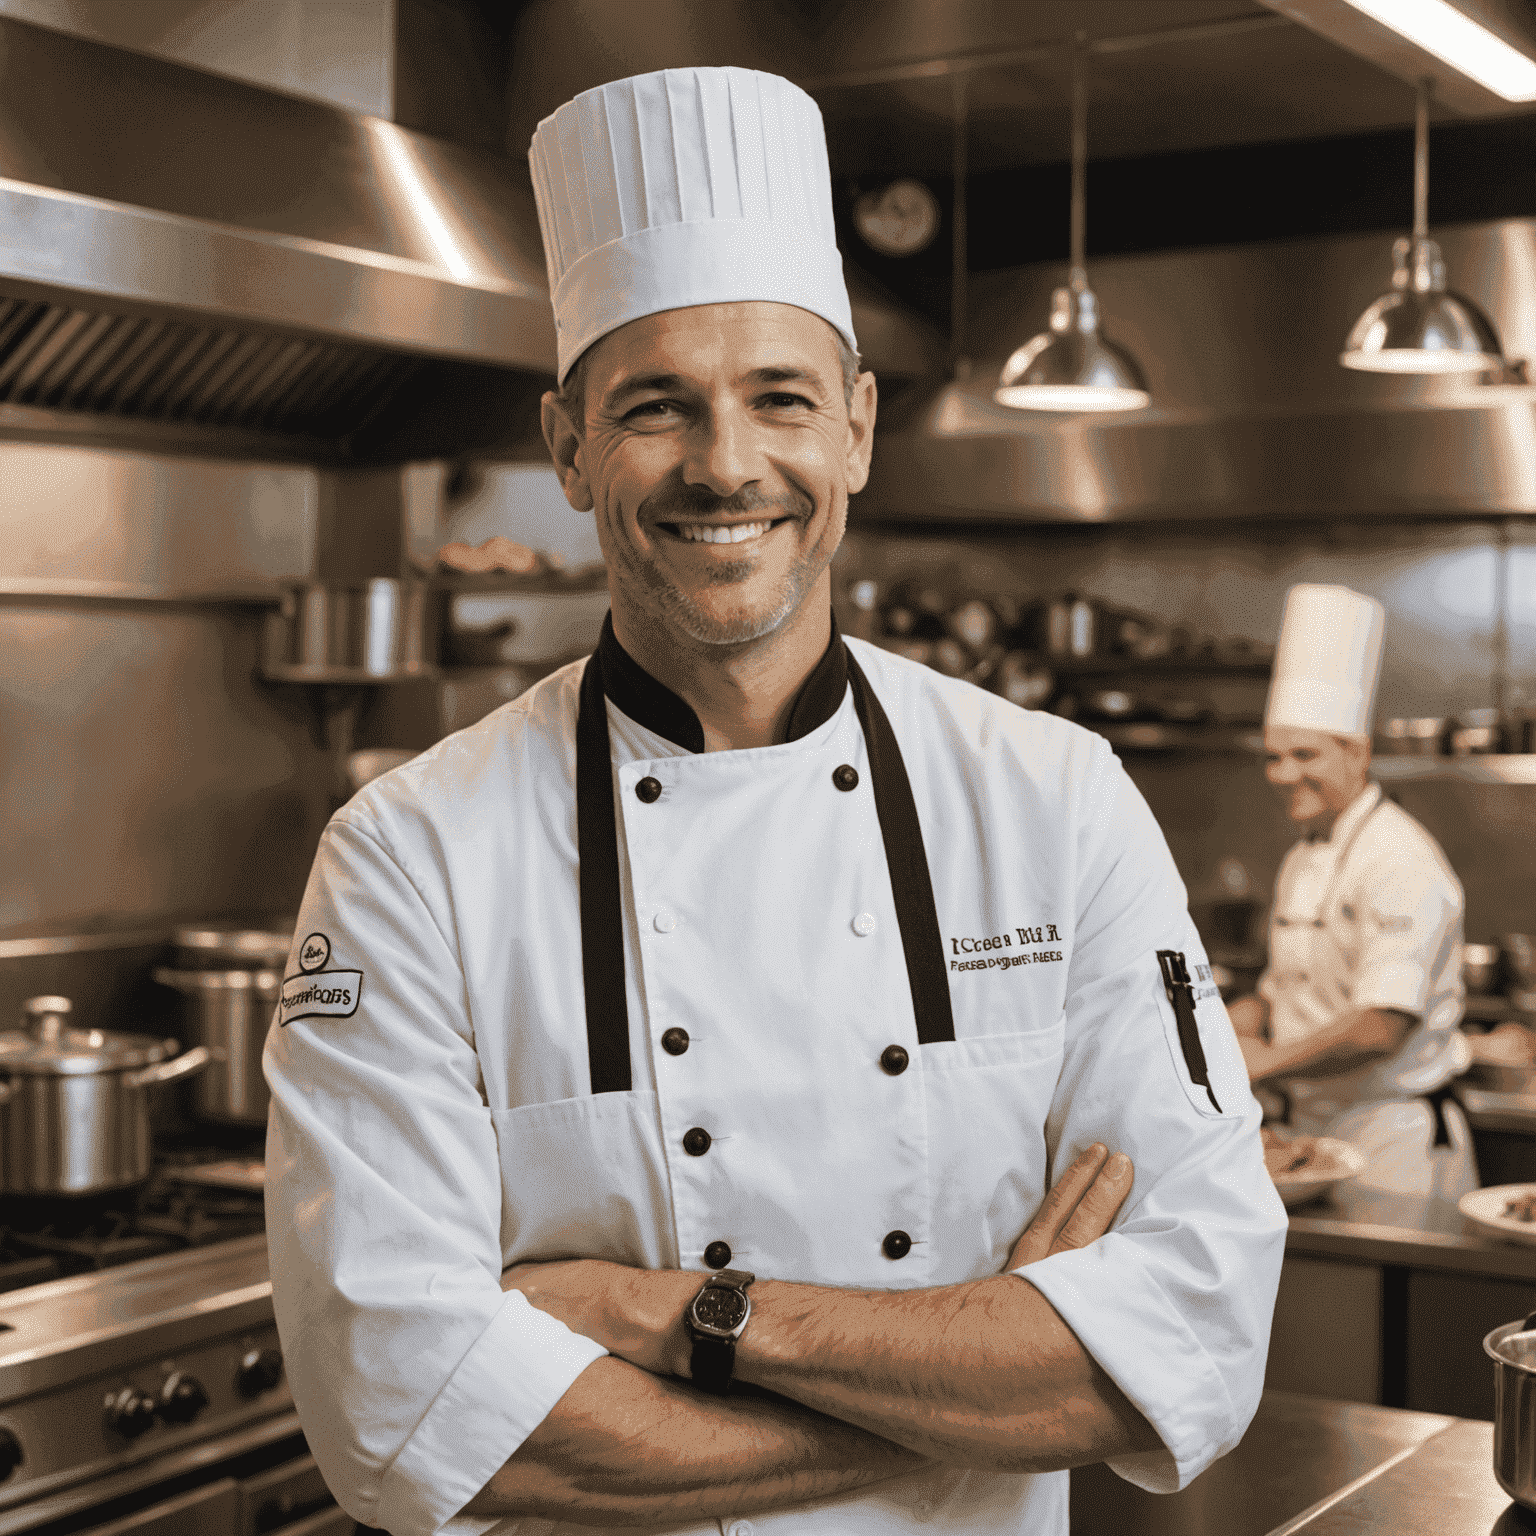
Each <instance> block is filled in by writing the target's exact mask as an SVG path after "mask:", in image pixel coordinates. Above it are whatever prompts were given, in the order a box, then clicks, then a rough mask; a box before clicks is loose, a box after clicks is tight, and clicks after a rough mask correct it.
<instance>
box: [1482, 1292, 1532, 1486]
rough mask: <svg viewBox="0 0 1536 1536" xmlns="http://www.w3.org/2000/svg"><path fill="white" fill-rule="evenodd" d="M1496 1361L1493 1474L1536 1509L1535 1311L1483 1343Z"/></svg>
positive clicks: (1494, 1375) (1498, 1329)
mask: <svg viewBox="0 0 1536 1536" xmlns="http://www.w3.org/2000/svg"><path fill="white" fill-rule="evenodd" d="M1483 1352H1484V1353H1485V1354H1486V1355H1487V1356H1488V1358H1489V1359H1490V1360H1492V1361H1493V1373H1494V1374H1493V1403H1494V1407H1493V1475H1494V1476H1495V1477H1496V1478H1498V1480H1499V1487H1501V1488H1502V1489H1503V1490H1504V1492H1505V1493H1507V1494H1508V1495H1509V1496H1510V1498H1512V1499H1514V1500H1515V1501H1516V1502H1517V1503H1520V1504H1523V1505H1524V1506H1525V1507H1526V1508H1527V1509H1531V1510H1536V1312H1533V1313H1532V1314H1531V1315H1530V1316H1529V1317H1527V1318H1526V1319H1525V1320H1524V1321H1523V1322H1514V1323H1505V1324H1504V1325H1503V1326H1502V1327H1500V1328H1495V1329H1494V1330H1493V1332H1492V1333H1490V1334H1489V1335H1488V1336H1487V1338H1485V1339H1484V1340H1483Z"/></svg>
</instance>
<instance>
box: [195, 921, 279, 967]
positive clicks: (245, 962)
mask: <svg viewBox="0 0 1536 1536" xmlns="http://www.w3.org/2000/svg"><path fill="white" fill-rule="evenodd" d="M295 921H296V919H294V918H291V917H290V918H284V919H282V920H281V921H279V922H275V923H272V924H270V925H269V926H267V927H264V928H242V927H232V926H230V925H227V924H219V923H213V922H209V923H189V924H186V925H185V926H183V927H181V928H177V929H175V930H174V931H173V932H172V934H171V942H172V943H173V944H174V945H175V946H176V964H177V966H178V967H179V968H180V969H181V970H184V971H232V970H253V971H261V970H274V969H276V970H281V969H282V967H283V962H284V961H285V960H287V958H288V951H289V949H290V948H291V947H292V945H293V925H294V923H295Z"/></svg>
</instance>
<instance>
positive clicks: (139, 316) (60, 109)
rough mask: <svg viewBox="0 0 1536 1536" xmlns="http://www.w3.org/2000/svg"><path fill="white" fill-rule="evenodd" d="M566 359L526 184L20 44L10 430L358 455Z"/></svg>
mask: <svg viewBox="0 0 1536 1536" xmlns="http://www.w3.org/2000/svg"><path fill="white" fill-rule="evenodd" d="M554 356H555V349H554V328H553V324H552V321H551V318H550V311H549V301H548V297H547V291H546V288H545V280H544V264H543V258H542V255H541V252H540V247H539V238H538V224H537V219H536V217H535V214H534V210H533V205H532V197H531V195H530V194H529V193H528V192H527V191H526V189H525V188H523V187H521V186H519V185H518V184H517V182H516V180H515V178H514V177H513V175H512V167H511V166H510V164H509V163H508V162H505V161H501V160H498V158H497V157H495V156H493V155H490V154H485V153H481V152H476V151H473V150H468V149H463V148H460V147H457V146H455V145H452V144H448V143H445V142H442V141H440V140H435V139H430V138H426V137H424V136H422V135H420V134H413V133H410V132H407V131H405V130H403V129H401V128H398V127H396V126H395V125H394V124H393V123H390V122H387V121H384V120H383V119H380V118H373V117H363V116H355V115H352V114H349V113H346V112H342V111H339V110H336V109H334V108H331V107H328V106H325V105H322V104H319V103H316V102H313V101H305V100H300V99H297V98H294V97H289V96H285V95H281V94H278V93H276V92H272V91H266V90H262V89H259V88H256V87H252V86H249V85H245V84H241V83H239V82H236V81H233V80H227V79H222V78H219V77H216V76H212V75H208V74H204V73H202V72H200V71H198V70H193V69H188V68H184V67H182V66H179V65H176V64H171V63H167V62H164V61H162V60H159V59H154V58H150V57H147V56H144V55H141V54H137V53H130V52H127V51H124V50H120V49H115V48H110V47H106V46H103V45H101V44H97V43H92V42H88V41H83V40H81V39H78V38H74V37H69V36H65V35H63V34H60V33H56V32H52V31H48V30H46V29H43V28H40V27H34V26H29V25H26V24H24V23H21V22H16V21H12V20H5V19H0V426H3V427H5V428H7V429H9V430H10V431H11V432H12V433H17V432H20V433H23V434H24V433H27V432H29V431H34V430H35V431H40V432H42V433H44V434H46V435H55V434H56V433H58V432H61V431H63V432H69V431H71V430H74V431H77V432H89V431H95V432H97V433H100V432H103V431H107V430H109V428H113V427H115V428H125V427H126V426H127V425H128V424H130V423H138V424H141V425H143V426H147V427H151V428H153V429H155V430H154V432H152V433H151V436H157V437H158V438H160V439H162V440H165V441H174V440H176V439H177V438H178V437H180V438H183V439H185V440H186V441H188V442H192V443H196V442H199V441H201V439H202V437H205V436H208V434H213V437H211V438H209V440H210V441H213V440H217V441H219V442H222V443H224V444H226V445H229V446H234V447H239V446H241V444H242V443H244V444H245V445H246V446H248V447H249V446H254V445H255V444H256V443H258V442H263V443H267V444H269V445H270V444H271V443H273V442H278V441H282V442H284V443H286V445H287V446H288V447H289V448H290V449H292V450H293V451H296V452H299V453H305V454H308V453H310V452H312V451H314V450H316V449H320V450H328V451H331V452H335V453H340V454H343V455H345V454H346V453H347V452H348V451H349V450H351V449H354V448H356V447H358V446H360V445H361V444H362V443H363V442H364V439H365V436H366V430H367V428H368V427H369V424H370V423H380V422H382V421H383V420H384V419H386V418H387V417H388V415H389V413H390V410H391V407H392V406H395V405H397V403H398V402H400V400H401V398H402V395H403V394H408V393H410V392H412V391H413V390H414V391H416V392H418V393H421V392H425V391H428V390H432V389H436V390H437V391H439V392H441V391H442V390H443V389H444V388H448V389H449V391H450V393H460V392H462V391H463V390H465V389H466V388H469V387H472V386H473V384H474V383H475V382H476V381H479V382H482V383H483V382H484V380H485V379H487V378H493V377H496V376H500V375H506V374H508V372H509V371H512V372H523V371H527V372H532V373H535V374H537V375H539V376H541V377H542V376H547V374H548V373H549V372H550V371H551V370H552V369H553V364H554ZM82 418H84V419H83V420H82ZM394 424H395V427H396V429H399V428H401V427H403V426H405V425H406V424H407V417H406V416H399V415H397V417H396V419H395V423H394ZM374 446H375V448H377V446H378V445H374Z"/></svg>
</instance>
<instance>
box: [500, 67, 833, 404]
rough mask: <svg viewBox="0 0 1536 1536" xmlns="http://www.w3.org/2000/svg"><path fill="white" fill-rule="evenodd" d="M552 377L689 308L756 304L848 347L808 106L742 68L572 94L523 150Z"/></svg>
mask: <svg viewBox="0 0 1536 1536" xmlns="http://www.w3.org/2000/svg"><path fill="white" fill-rule="evenodd" d="M528 163H529V165H530V167H531V168H532V171H533V190H534V196H535V198H536V199H537V201H538V205H539V228H540V230H541V231H542V233H543V236H544V259H545V262H546V263H547V264H548V267H549V292H550V297H551V299H552V300H553V301H554V306H555V328H556V333H557V336H558V338H559V355H560V364H559V367H560V381H561V383H564V382H565V376H566V374H567V373H568V372H569V371H570V368H571V365H572V364H573V363H574V362H575V361H576V360H577V358H579V357H580V356H581V354H582V353H583V352H584V351H586V349H587V348H588V347H589V346H591V345H592V343H593V342H594V341H596V340H598V339H599V338H600V337H602V336H606V335H607V334H608V332H609V331H614V330H617V329H618V328H619V327H620V326H621V325H626V324H628V322H629V321H631V320H638V319H640V318H641V317H642V316H644V315H654V314H658V313H659V312H660V311H662V310H666V309H686V308H689V307H690V306H692V305H695V304H730V303H736V302H739V301H742V300H748V299H769V300H773V301H775V302H777V303H780V304H794V305H796V306H798V307H799V308H801V309H808V310H810V311H811V313H812V314H815V315H820V316H821V317H822V318H823V319H824V320H826V321H828V322H830V323H831V324H832V325H833V326H834V327H835V328H836V329H837V330H838V331H839V332H840V333H841V334H842V337H843V339H844V340H845V341H846V342H847V343H848V345H849V346H850V347H852V348H853V349H854V351H858V343H857V342H856V341H855V340H854V335H853V315H852V312H851V311H850V309H849V306H848V290H847V288H846V287H845V286H844V283H843V263H842V258H841V257H840V256H839V255H838V251H837V237H836V234H835V232H834V229H833V224H832V178H831V173H830V171H829V170H828V168H827V143H826V136H825V134H824V132H823V130H822V125H821V111H820V109H819V108H818V107H817V105H816V103H815V102H814V101H812V100H811V98H810V97H809V96H807V95H806V94H805V92H804V91H802V90H801V89H800V88H799V87H798V86H795V85H791V84H790V83H789V81H788V80H781V79H780V78H779V77H778V76H777V75H765V74H762V73H760V72H759V71H757V70H753V69H729V68H727V69H664V70H658V71H657V72H656V73H654V74H649V75H634V76H632V77H631V78H630V79H628V80H615V81H613V82H612V83H611V84H609V85H600V86H598V87H597V88H596V89H595V90H591V91H584V92H583V93H582V94H581V95H580V96H578V97H576V99H575V100H574V101H568V102H566V104H565V105H564V106H563V107H561V108H560V109H559V111H557V112H556V113H554V114H553V116H550V117H546V118H545V119H544V121H543V122H541V123H540V124H539V126H538V128H537V129H536V130H535V132H534V135H533V142H532V144H530V145H529V148H528Z"/></svg>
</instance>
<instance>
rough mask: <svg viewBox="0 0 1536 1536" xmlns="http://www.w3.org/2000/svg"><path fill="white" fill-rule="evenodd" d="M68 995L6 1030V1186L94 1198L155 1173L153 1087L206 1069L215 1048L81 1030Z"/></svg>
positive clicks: (2, 1161)
mask: <svg viewBox="0 0 1536 1536" xmlns="http://www.w3.org/2000/svg"><path fill="white" fill-rule="evenodd" d="M72 1012H73V1007H72V1004H71V1003H70V1000H69V999H68V998H67V997H33V998H29V999H28V1000H27V1001H26V1002H25V1003H23V1004H22V1011H21V1028H20V1029H17V1030H9V1031H7V1032H5V1033H4V1034H0V1073H3V1074H4V1078H3V1081H0V1142H3V1148H4V1151H3V1156H0V1187H3V1189H4V1191H5V1193H6V1194H10V1195H95V1194H100V1193H102V1192H104V1191H106V1190H112V1189H123V1188H126V1187H127V1186H129V1185H132V1184H137V1183H139V1182H140V1180H142V1179H145V1178H147V1177H148V1176H149V1169H150V1154H151V1140H150V1128H149V1098H148V1094H147V1092H146V1090H147V1089H148V1088H150V1087H151V1086H153V1085H154V1084H156V1083H164V1082H169V1081H170V1080H171V1079H172V1078H177V1077H185V1076H186V1075H187V1074H189V1073H192V1072H200V1071H202V1070H204V1069H205V1068H206V1067H207V1066H208V1063H209V1052H208V1051H206V1050H203V1049H197V1050H191V1051H185V1052H182V1054H180V1055H178V1054H177V1052H178V1051H181V1045H180V1043H179V1042H178V1041H175V1040H165V1039H161V1038H159V1037H157V1036H154V1035H127V1034H119V1033H118V1032H117V1031H115V1030H107V1029H89V1028H81V1027H80V1026H78V1025H76V1024H75V1023H74V1022H73V1020H72V1018H71V1014H72Z"/></svg>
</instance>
